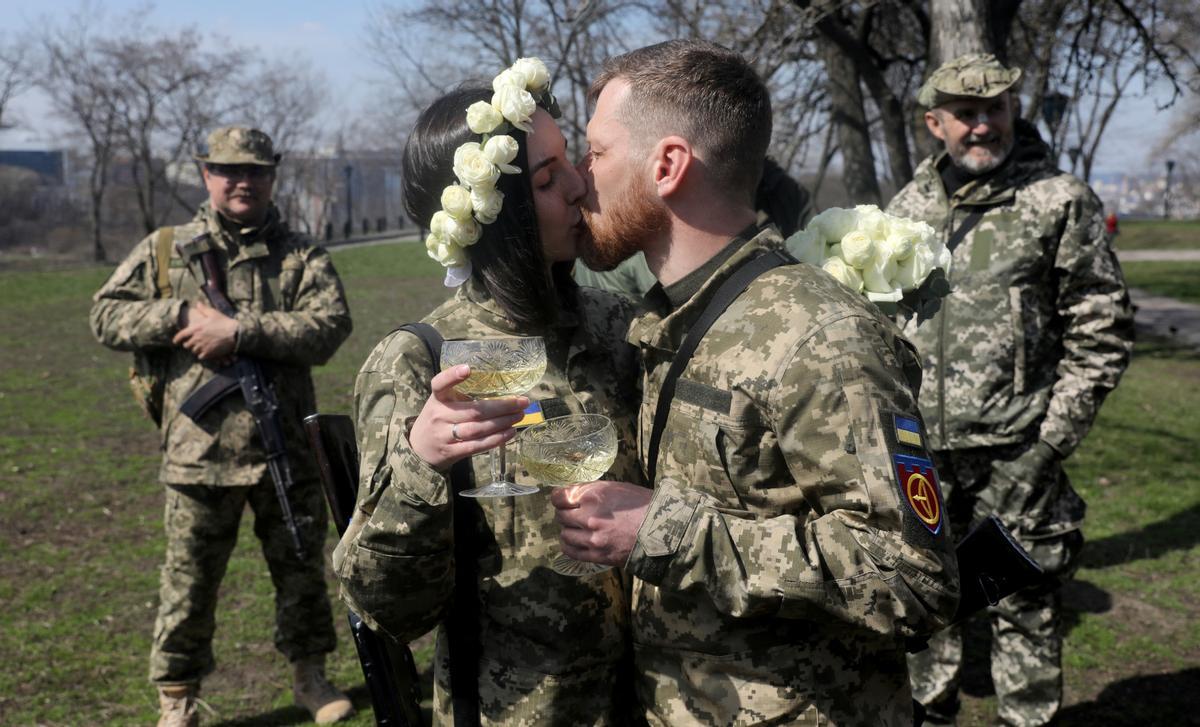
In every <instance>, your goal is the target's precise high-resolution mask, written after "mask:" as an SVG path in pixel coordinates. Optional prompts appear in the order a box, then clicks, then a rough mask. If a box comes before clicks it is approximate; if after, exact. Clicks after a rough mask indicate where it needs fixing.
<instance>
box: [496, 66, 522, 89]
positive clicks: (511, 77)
mask: <svg viewBox="0 0 1200 727" xmlns="http://www.w3.org/2000/svg"><path fill="white" fill-rule="evenodd" d="M528 85H529V79H528V78H526V77H525V74H524V73H521V72H520V71H518V70H517V69H516V68H514V67H510V68H507V69H505V70H503V71H501V72H500V74H499V75H498V76H496V77H495V78H493V79H492V90H493V91H495V92H496V93H499V92H500V89H502V88H505V87H507V86H511V87H513V88H519V89H521V90H525V87H526V86H528Z"/></svg>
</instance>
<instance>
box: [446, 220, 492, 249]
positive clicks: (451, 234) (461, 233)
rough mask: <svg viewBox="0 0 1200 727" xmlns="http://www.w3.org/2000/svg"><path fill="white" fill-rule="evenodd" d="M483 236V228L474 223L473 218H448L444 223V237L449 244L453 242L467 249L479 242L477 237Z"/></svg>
mask: <svg viewBox="0 0 1200 727" xmlns="http://www.w3.org/2000/svg"><path fill="white" fill-rule="evenodd" d="M482 234H483V228H482V227H480V226H479V223H478V222H476V221H475V219H474V218H473V217H468V218H467V219H465V220H459V219H455V218H453V217H451V218H450V221H449V222H447V223H446V232H445V237H446V239H447V240H449V241H450V242H453V243H454V244H455V245H458V246H459V247H468V246H470V245H474V244H475V243H477V242H479V236H480V235H482Z"/></svg>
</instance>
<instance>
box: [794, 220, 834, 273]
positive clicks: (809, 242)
mask: <svg viewBox="0 0 1200 727" xmlns="http://www.w3.org/2000/svg"><path fill="white" fill-rule="evenodd" d="M784 244H785V245H786V246H787V249H788V251H789V252H790V253H792V256H793V257H795V258H796V259H797V260H799V261H800V262H802V263H808V264H809V265H816V266H818V267H819V266H820V265H821V263H822V262H824V261H825V241H824V240H822V239H821V236H820V235H819V234H817V231H816V229H814V228H813V227H812V226H811V225H810V226H808V227H806V228H804V229H803V230H801V231H800V232H797V233H796V234H794V235H792V236H791V237H789V238H788V239H787V242H785V243H784Z"/></svg>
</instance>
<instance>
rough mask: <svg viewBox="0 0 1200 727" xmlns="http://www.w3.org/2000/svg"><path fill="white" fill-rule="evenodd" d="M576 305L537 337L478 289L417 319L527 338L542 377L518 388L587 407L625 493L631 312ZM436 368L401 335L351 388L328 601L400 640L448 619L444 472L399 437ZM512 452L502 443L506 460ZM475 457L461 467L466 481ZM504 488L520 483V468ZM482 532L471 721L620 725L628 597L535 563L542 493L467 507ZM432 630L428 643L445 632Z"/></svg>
mask: <svg viewBox="0 0 1200 727" xmlns="http://www.w3.org/2000/svg"><path fill="white" fill-rule="evenodd" d="M578 301H579V309H578V311H576V312H563V313H562V315H561V319H560V321H559V323H558V324H556V325H554V326H553V327H552V328H550V329H548V330H544V331H517V330H514V329H513V327H512V325H511V324H510V323H508V322H506V320H505V319H504V317H503V314H502V312H501V310H500V308H499V307H498V306H497V305H496V304H495V302H494V301H492V300H491V299H490V298H489V297H488V295H487V293H486V291H485V290H484V289H483V288H482V287H481V286H478V285H477V284H475V283H474V282H473V281H469V282H468V283H467V284H466V285H464V286H462V287H461V288H459V290H458V291H457V292H456V294H455V296H454V298H452V299H450V300H449V301H447V302H446V303H444V304H443V305H441V306H440V307H439V308H437V309H436V310H435V311H434V312H433V313H431V314H430V315H429V316H428V317H427V318H426V319H425V320H426V322H428V323H430V324H432V325H433V326H434V327H435V328H437V329H438V331H439V332H440V333H441V334H442V336H443V337H445V338H448V339H454V338H486V337H497V336H512V335H531V334H533V335H541V336H542V337H543V338H544V339H545V342H546V352H547V359H548V364H547V367H546V374H545V376H544V377H543V379H542V380H541V382H540V383H538V385H537V386H536V387H535V388H534V389H533V390H532V391H531V392H530V393H529V398H530V399H531V400H539V401H542V402H543V403H544V406H545V409H546V410H547V411H548V412H550V413H551V414H553V413H554V412H553V411H552V409H551V402H553V403H554V404H555V405H556V407H557V408H558V409H559V410H561V411H560V412H559V413H560V414H561V413H567V412H568V411H569V412H573V413H579V412H601V413H604V414H607V415H608V416H609V417H611V418H612V419H613V421H614V422H615V423H616V425H617V429H618V432H619V434H620V437H621V450H620V455H619V456H618V458H617V462H616V464H615V465H614V467H613V470H612V473H613V475H614V476H616V477H618V478H622V479H627V480H629V481H632V482H639V481H640V479H641V477H640V474H639V468H638V464H637V460H636V458H635V457H634V456H633V451H634V445H633V437H634V431H633V430H634V407H635V406H636V402H637V401H638V391H637V383H636V382H637V379H638V369H637V360H636V358H635V351H634V349H633V348H632V347H631V346H629V345H627V344H626V343H625V340H624V336H625V332H626V328H627V326H628V322H629V319H630V317H631V314H632V308H631V306H630V305H629V304H628V303H626V302H624V301H622V300H621V299H620V298H617V297H616V296H613V295H610V294H607V293H603V292H600V291H595V290H591V289H587V288H580V289H579V292H578ZM436 372H437V369H436V368H435V367H434V366H433V362H431V361H430V359H429V354H428V353H427V352H426V350H425V348H424V345H423V344H422V343H421V341H420V340H419V339H417V338H416V337H415V336H413V335H411V334H409V333H407V332H399V333H393V334H392V335H389V336H388V337H387V338H385V339H384V340H383V341H381V342H380V343H379V345H377V346H376V347H375V350H374V351H372V353H371V355H370V356H369V357H368V358H367V361H366V363H365V364H363V367H362V370H361V371H360V372H359V375H358V380H357V381H356V383H355V419H356V422H357V429H358V439H359V447H360V451H361V477H360V481H361V485H360V488H359V501H358V505H357V508H356V512H355V514H354V518H353V519H352V521H351V524H350V527H349V529H348V530H347V531H346V534H345V536H344V537H343V538H342V540H341V542H340V543H339V544H338V547H337V550H336V551H335V552H334V569H335V572H336V573H337V575H338V578H339V579H340V580H341V585H342V588H341V593H342V598H343V599H344V600H345V601H346V602H347V603H348V604H349V605H350V606H351V608H353V609H354V610H355V611H356V612H358V613H359V614H361V615H362V617H363V619H364V620H365V621H366V622H367V623H368V624H370V625H371V626H372V628H375V629H377V630H381V631H383V632H385V633H387V634H389V635H390V636H392V637H393V638H395V639H397V640H400V641H409V640H411V639H413V638H416V637H418V636H420V635H422V634H424V633H426V632H428V631H429V630H430V629H432V628H434V627H435V626H437V625H438V624H439V622H440V621H442V620H443V618H444V617H445V616H446V613H447V607H448V605H449V602H450V600H451V597H452V594H453V588H454V563H453V532H452V525H451V523H452V508H453V507H454V505H455V504H456V502H457V500H456V498H455V496H454V495H453V494H452V493H451V491H450V489H449V484H450V483H449V480H448V479H447V477H445V476H443V475H442V474H440V473H438V472H437V471H435V470H433V469H432V468H430V467H429V465H427V464H426V463H425V462H424V461H423V460H421V459H420V457H418V456H417V455H416V454H414V453H413V452H412V450H411V449H410V448H409V444H408V439H407V435H408V429H409V427H410V426H411V425H412V422H413V421H414V419H415V417H416V416H417V414H418V413H419V412H420V411H421V408H422V406H423V405H424V404H425V401H426V400H427V399H428V397H429V380H430V379H431V378H433V375H434V374H435V373H436ZM512 450H513V448H510V450H509V451H510V455H511V453H512ZM487 462H488V458H487V457H485V456H480V457H475V458H474V459H473V460H472V466H473V467H474V471H475V478H476V482H477V483H479V484H482V483H484V482H487V481H488V479H487V478H488V466H487ZM517 481H518V482H521V481H524V482H529V481H530V480H529V478H528V475H527V474H526V473H523V472H520V473H518V477H517ZM478 503H479V505H480V508H481V511H482V514H483V518H484V521H485V522H484V525H483V527H482V528H481V531H480V541H481V543H483V544H484V545H483V547H482V550H481V551H480V553H479V573H480V583H479V601H480V611H481V613H480V619H481V621H480V634H481V636H480V638H481V646H480V652H481V656H480V664H479V672H480V674H479V692H480V694H479V697H480V711H481V713H482V718H483V722H484V723H485V724H505V725H542V724H544V725H557V724H585V723H586V724H613V723H615V722H616V723H619V722H620V720H619V719H618V718H617V717H616V714H615V713H616V711H617V709H619V708H625V709H628V702H629V700H628V699H617V698H616V684H617V680H616V676H617V671H618V664H619V662H620V660H621V659H622V657H623V655H625V654H626V653H627V648H626V639H627V618H628V601H627V597H626V594H625V591H624V589H623V586H622V575H621V573H620V571H619V570H610V571H607V572H605V573H602V574H599V575H595V576H591V577H587V578H571V577H566V576H560V575H558V574H556V573H554V572H552V571H551V570H550V568H549V566H550V563H551V562H552V561H553V559H554V557H555V556H556V555H557V554H558V553H559V546H558V534H559V526H558V524H557V523H556V521H555V519H554V512H555V511H554V508H553V507H552V506H551V504H550V500H549V497H548V495H547V494H546V493H538V494H533V495H528V496H524V497H515V498H514V497H504V498H484V499H480V500H478ZM443 635H444V634H439V636H443ZM435 664H436V669H435V673H436V677H435V685H434V689H435V693H434V711H435V721H436V722H438V723H446V724H448V723H450V722H451V721H452V712H451V695H450V677H449V662H448V654H447V650H446V641H445V639H444V638H439V639H438V646H437V656H436V661H435Z"/></svg>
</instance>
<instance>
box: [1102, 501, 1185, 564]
mask: <svg viewBox="0 0 1200 727" xmlns="http://www.w3.org/2000/svg"><path fill="white" fill-rule="evenodd" d="M1197 543H1200V505H1196V506H1194V507H1192V508H1189V509H1187V510H1183V511H1181V512H1177V513H1175V514H1174V515H1172V516H1171V517H1169V518H1167V519H1166V520H1160V521H1158V522H1156V523H1151V524H1149V525H1147V526H1146V527H1144V528H1141V529H1139V530H1133V531H1130V532H1125V533H1118V534H1116V535H1110V536H1108V537H1107V538H1101V539H1100V540H1096V541H1093V542H1090V543H1088V544H1087V546H1086V547H1084V549H1083V566H1084V567H1085V568H1108V567H1110V566H1114V565H1121V564H1122V563H1129V562H1131V561H1135V560H1142V559H1153V558H1158V557H1160V556H1162V555H1165V554H1166V553H1169V552H1170V551H1173V550H1187V549H1189V548H1192V547H1195V545H1196V544H1197Z"/></svg>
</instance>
